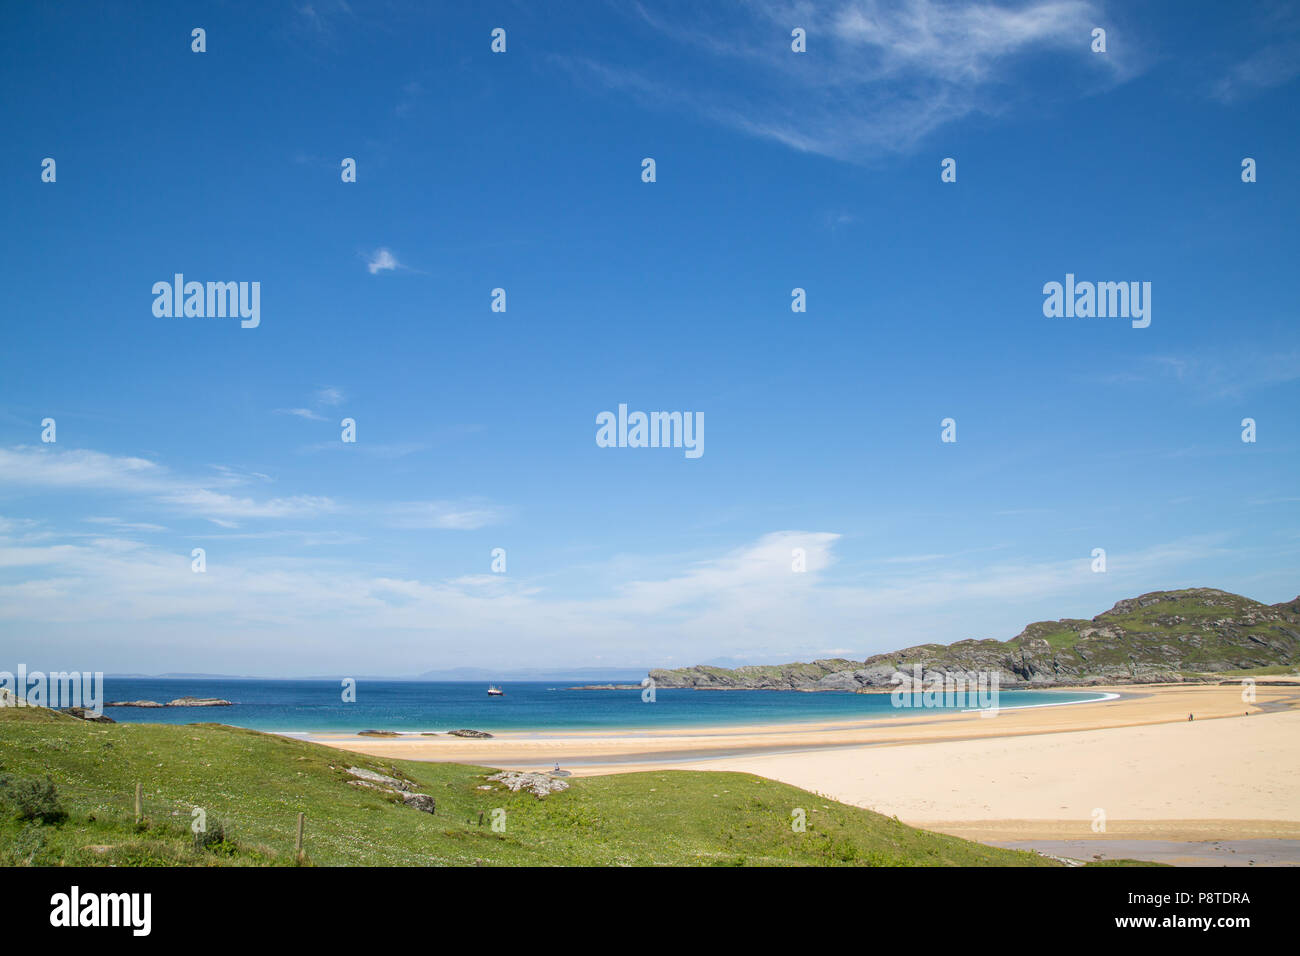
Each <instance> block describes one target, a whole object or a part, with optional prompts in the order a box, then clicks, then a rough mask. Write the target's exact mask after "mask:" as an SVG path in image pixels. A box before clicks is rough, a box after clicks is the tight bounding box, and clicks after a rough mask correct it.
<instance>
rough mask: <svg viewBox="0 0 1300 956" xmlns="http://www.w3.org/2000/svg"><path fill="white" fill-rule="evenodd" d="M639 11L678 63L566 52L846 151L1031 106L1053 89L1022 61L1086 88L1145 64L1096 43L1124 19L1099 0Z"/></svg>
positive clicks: (774, 4)
mask: <svg viewBox="0 0 1300 956" xmlns="http://www.w3.org/2000/svg"><path fill="white" fill-rule="evenodd" d="M633 9H634V10H635V11H636V14H637V16H638V18H639V20H640V22H641V23H643V24H644V25H645V26H646V27H648V28H649V29H651V30H653V31H655V32H656V33H658V34H660V35H661V36H663V37H666V38H668V39H670V40H672V41H674V42H675V43H676V45H677V49H676V50H674V51H673V52H674V56H673V58H672V60H671V63H668V62H647V61H637V60H636V59H635V58H623V59H622V60H620V61H619V62H617V63H615V62H612V61H602V60H599V59H594V58H582V57H557V58H556V59H557V61H558V62H560V63H561V64H562V65H564V66H566V67H568V68H569V69H571V70H572V71H574V72H575V73H576V74H577V75H579V76H580V77H582V78H584V79H587V80H590V79H592V78H594V79H596V80H597V81H598V82H600V83H602V84H604V85H605V86H607V87H609V88H610V89H612V90H615V91H618V92H625V93H629V94H631V95H634V96H636V97H638V98H639V99H641V100H642V101H643V102H644V103H646V104H647V105H652V106H658V107H661V108H673V109H680V108H685V109H688V110H690V111H693V112H695V113H697V114H699V115H701V116H703V117H705V118H707V119H709V120H712V121H714V122H718V123H721V124H723V125H726V126H730V127H732V128H735V129H738V130H741V131H743V132H746V133H749V134H751V135H754V136H757V137H761V138H765V139H771V140H776V141H778V142H781V143H784V144H785V145H787V146H790V147H792V148H794V149H798V150H801V151H806V152H813V153H819V154H823V155H827V156H832V157H835V158H839V159H862V158H866V157H869V156H874V155H877V154H880V153H887V152H899V151H910V150H912V149H914V148H915V147H916V146H917V145H918V144H919V143H920V142H921V140H923V139H925V138H926V137H928V136H929V135H930V134H932V133H934V132H935V131H937V130H939V129H940V128H941V127H944V126H946V125H948V124H950V123H952V122H955V121H957V120H960V119H963V118H965V117H967V116H970V115H973V114H980V113H983V114H990V115H992V114H998V113H1001V112H1005V111H1008V110H1009V109H1011V108H1013V107H1014V106H1016V105H1023V104H1024V103H1026V102H1028V101H1029V99H1030V98H1031V97H1033V96H1042V95H1043V92H1042V88H1041V86H1038V87H1036V88H1034V87H1031V88H1029V89H1020V88H1019V85H1018V84H1017V81H1018V80H1019V79H1021V78H1022V77H1023V75H1024V70H1025V68H1026V67H1027V66H1028V65H1030V64H1034V65H1037V66H1038V67H1040V68H1043V67H1044V66H1045V67H1046V68H1047V69H1051V70H1053V72H1054V73H1055V74H1056V75H1057V76H1058V77H1061V78H1062V79H1064V80H1067V81H1068V80H1069V78H1070V77H1071V76H1073V77H1074V80H1073V83H1072V84H1070V83H1068V82H1067V83H1066V84H1063V85H1064V86H1066V87H1067V88H1071V89H1073V90H1074V91H1075V92H1076V93H1077V94H1079V95H1084V94H1087V93H1089V92H1092V91H1094V90H1096V89H1101V88H1105V87H1107V86H1109V85H1113V84H1115V83H1117V82H1122V81H1123V80H1125V79H1127V78H1129V77H1130V76H1132V75H1134V74H1135V73H1136V72H1137V69H1138V67H1137V64H1136V62H1135V60H1134V50H1135V49H1137V44H1134V43H1131V42H1129V43H1116V42H1115V41H1116V39H1117V38H1116V37H1114V36H1112V37H1111V38H1110V40H1109V42H1108V52H1106V53H1105V54H1094V53H1093V52H1092V51H1091V47H1090V44H1091V31H1092V29H1093V28H1094V27H1096V26H1104V27H1109V28H1110V29H1111V31H1112V34H1113V33H1114V32H1115V30H1116V26H1115V24H1114V22H1113V20H1112V18H1110V17H1108V16H1106V15H1105V14H1104V13H1103V11H1102V10H1101V8H1100V5H1099V3H1094V2H1089V0H1025V2H1017V3H999V2H992V0H985V2H966V0H906V2H902V3H882V2H878V0H837V2H831V3H826V4H818V5H812V4H809V3H806V2H801V0H790V2H786V0H762V2H753V3H748V4H745V5H743V6H741V7H739V8H738V9H733V8H728V11H727V13H726V14H725V16H724V15H722V14H720V13H718V12H717V11H714V10H711V9H710V8H709V7H707V6H706V5H698V6H697V5H690V6H680V7H677V8H675V9H674V13H673V15H672V16H671V17H670V16H668V15H661V14H660V13H659V12H657V11H653V12H652V11H651V10H650V9H648V8H647V7H645V6H643V5H636V6H634V8H633ZM794 27H802V28H803V29H804V30H806V31H807V44H808V52H806V53H802V54H796V53H793V52H791V50H790V47H789V43H790V31H791V30H792V29H793V28H794Z"/></svg>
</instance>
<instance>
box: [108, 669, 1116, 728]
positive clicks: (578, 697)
mask: <svg viewBox="0 0 1300 956" xmlns="http://www.w3.org/2000/svg"><path fill="white" fill-rule="evenodd" d="M576 683H579V682H568V683H566V682H564V681H512V682H506V683H503V684H499V685H498V686H500V687H501V688H502V689H503V690H504V691H505V696H504V697H488V696H487V684H485V683H477V682H475V683H466V682H450V681H430V682H424V681H365V680H362V681H358V682H357V687H356V701H355V703H344V702H343V700H342V689H341V685H340V682H339V681H334V680H227V679H182V678H167V679H162V678H134V677H130V678H128V677H116V678H115V677H108V678H105V681H104V685H105V690H104V700H106V701H109V700H156V701H159V702H161V703H166V702H167V701H169V700H173V699H175V698H177V697H187V696H188V697H220V698H224V699H226V700H230V701H234V702H235V703H234V706H233V707H167V708H163V709H158V708H149V709H143V708H135V707H108V708H105V710H104V713H105V714H107V715H108V716H110V717H112V718H113V719H114V720H116V721H119V722H122V723H164V724H188V723H198V722H208V721H210V722H215V723H223V724H233V725H235V726H237V727H248V728H250V729H253V730H266V731H284V732H322V733H324V732H333V733H356V732H357V731H360V730H395V731H404V732H419V731H433V732H443V731H448V730H455V729H458V728H471V729H474V730H486V731H488V732H493V733H494V732H497V731H539V732H543V731H555V730H653V729H655V728H666V727H690V726H706V725H710V726H721V725H735V726H743V725H746V724H768V723H797V722H805V721H806V722H814V721H822V720H853V719H855V718H857V719H863V720H868V719H876V718H880V717H901V716H908V715H915V714H916V713H917V711H916V710H911V709H899V708H895V707H893V706H892V704H891V702H890V697H889V695H888V694H851V693H839V692H824V693H823V692H819V693H801V692H798V691H767V690H754V691H745V690H726V691H710V690H671V689H664V688H659V689H658V690H657V691H656V699H655V701H654V702H653V703H645V702H643V701H642V700H641V691H640V690H572V689H570V688H571V687H573V686H574V685H575V684H576ZM1102 697H1103V695H1101V694H1099V693H1096V692H1089V691H1083V692H1074V691H1061V690H1029V691H1026V690H1004V691H1002V692H1001V694H1000V697H999V706H1000V707H1002V708H1011V707H1025V706H1036V705H1044V704H1062V703H1072V702H1076V701H1083V700H1099V699H1101V698H1102Z"/></svg>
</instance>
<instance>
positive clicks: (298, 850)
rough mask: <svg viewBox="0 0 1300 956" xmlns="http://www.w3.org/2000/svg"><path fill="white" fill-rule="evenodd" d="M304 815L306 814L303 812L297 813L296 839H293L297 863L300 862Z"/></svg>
mask: <svg viewBox="0 0 1300 956" xmlns="http://www.w3.org/2000/svg"><path fill="white" fill-rule="evenodd" d="M306 816H307V814H305V813H302V812H299V813H298V839H297V840H296V841H295V844H294V851H295V853H296V854H297V857H298V862H299V863H301V862H302V823H303V820H304V818H306Z"/></svg>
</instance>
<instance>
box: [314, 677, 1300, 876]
mask: <svg viewBox="0 0 1300 956" xmlns="http://www.w3.org/2000/svg"><path fill="white" fill-rule="evenodd" d="M1098 690H1099V691H1104V692H1105V693H1107V694H1114V695H1115V696H1113V697H1108V698H1107V699H1104V700H1091V701H1080V702H1070V703H1062V704H1060V705H1053V706H1033V707H1026V708H1016V709H1011V708H1002V709H1000V711H999V713H998V715H997V716H996V717H991V718H989V717H983V716H981V715H980V714H979V713H977V712H953V711H943V712H933V713H928V714H925V713H917V714H912V715H908V716H907V717H906V718H901V719H900V718H897V717H886V718H876V719H869V720H853V721H822V722H817V723H815V724H813V725H802V726H792V725H790V724H768V725H763V726H758V725H751V726H747V727H743V726H742V727H694V728H674V729H671V730H657V731H654V732H652V733H643V734H628V733H627V732H618V731H600V732H576V731H570V732H548V733H536V732H532V733H528V732H511V733H502V734H500V735H498V736H496V737H494V738H492V739H489V740H472V739H464V738H451V737H420V736H418V735H416V736H408V737H396V738H394V737H378V738H376V737H357V736H355V735H345V734H314V735H305V736H304V739H308V740H312V741H314V742H316V743H321V744H325V745H327V746H331V747H335V748H338V749H340V750H345V751H353V752H357V753H362V754H367V755H370V756H383V757H391V758H400V759H410V760H432V761H451V762H456V763H469V764H476V765H482V766H490V767H497V768H500V769H508V770H549V769H550V768H551V767H552V766H553V765H554V764H556V763H559V764H560V765H561V766H562V767H563V768H564V769H565V770H568V771H569V772H570V773H571V774H572V776H574V777H585V776H596V775H604V774H610V773H634V772H653V771H656V770H659V771H662V770H668V769H674V770H713V771H731V772H740V773H746V774H753V775H757V776H760V777H766V778H769V779H773V780H779V781H781V782H783V783H789V784H792V785H794V786H798V787H801V788H803V789H805V790H809V791H812V792H814V793H817V794H820V795H822V796H825V797H829V798H832V799H835V800H839V801H841V802H844V803H849V804H854V805H856V806H862V807H867V808H869V809H872V810H876V811H878V812H880V813H884V814H886V815H888V816H894V817H897V818H898V819H899V820H901V821H902V822H904V823H907V824H909V825H912V826H919V827H924V828H926V829H931V830H936V831H938V832H942V833H948V834H951V835H953V836H962V837H966V838H969V839H976V840H980V841H981V842H988V843H993V842H1012V841H1030V840H1040V841H1053V840H1054V841H1061V840H1072V841H1105V840H1108V839H1109V840H1111V841H1115V840H1128V841H1132V840H1147V841H1156V840H1164V841H1174V842H1187V843H1190V842H1197V841H1200V842H1204V841H1216V840H1230V839H1231V840H1246V839H1275V840H1285V841H1294V850H1293V851H1292V850H1288V851H1287V852H1288V853H1291V856H1290V857H1289V859H1290V861H1291V862H1297V863H1300V688H1298V687H1296V686H1295V684H1294V682H1292V683H1291V684H1279V685H1275V686H1270V685H1269V684H1268V682H1267V681H1265V680H1260V681H1257V682H1256V688H1255V690H1256V700H1255V701H1254V702H1251V703H1245V702H1243V701H1242V688H1241V685H1239V684H1231V685H1224V684H1194V685H1117V686H1113V687H1107V688H1098ZM1189 713H1192V714H1194V716H1195V719H1194V720H1192V721H1188V720H1187V716H1188V714H1189ZM1098 811H1100V816H1101V818H1102V820H1103V822H1104V829H1102V830H1094V824H1095V823H1096V821H1097V819H1098ZM1289 845H1290V844H1288V846H1289Z"/></svg>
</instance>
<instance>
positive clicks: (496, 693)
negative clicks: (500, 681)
mask: <svg viewBox="0 0 1300 956" xmlns="http://www.w3.org/2000/svg"><path fill="white" fill-rule="evenodd" d="M488 696H489V697H504V696H506V692H505V691H503V690H502V689H501V688H500V687H498V686H496V684H489V685H488Z"/></svg>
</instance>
